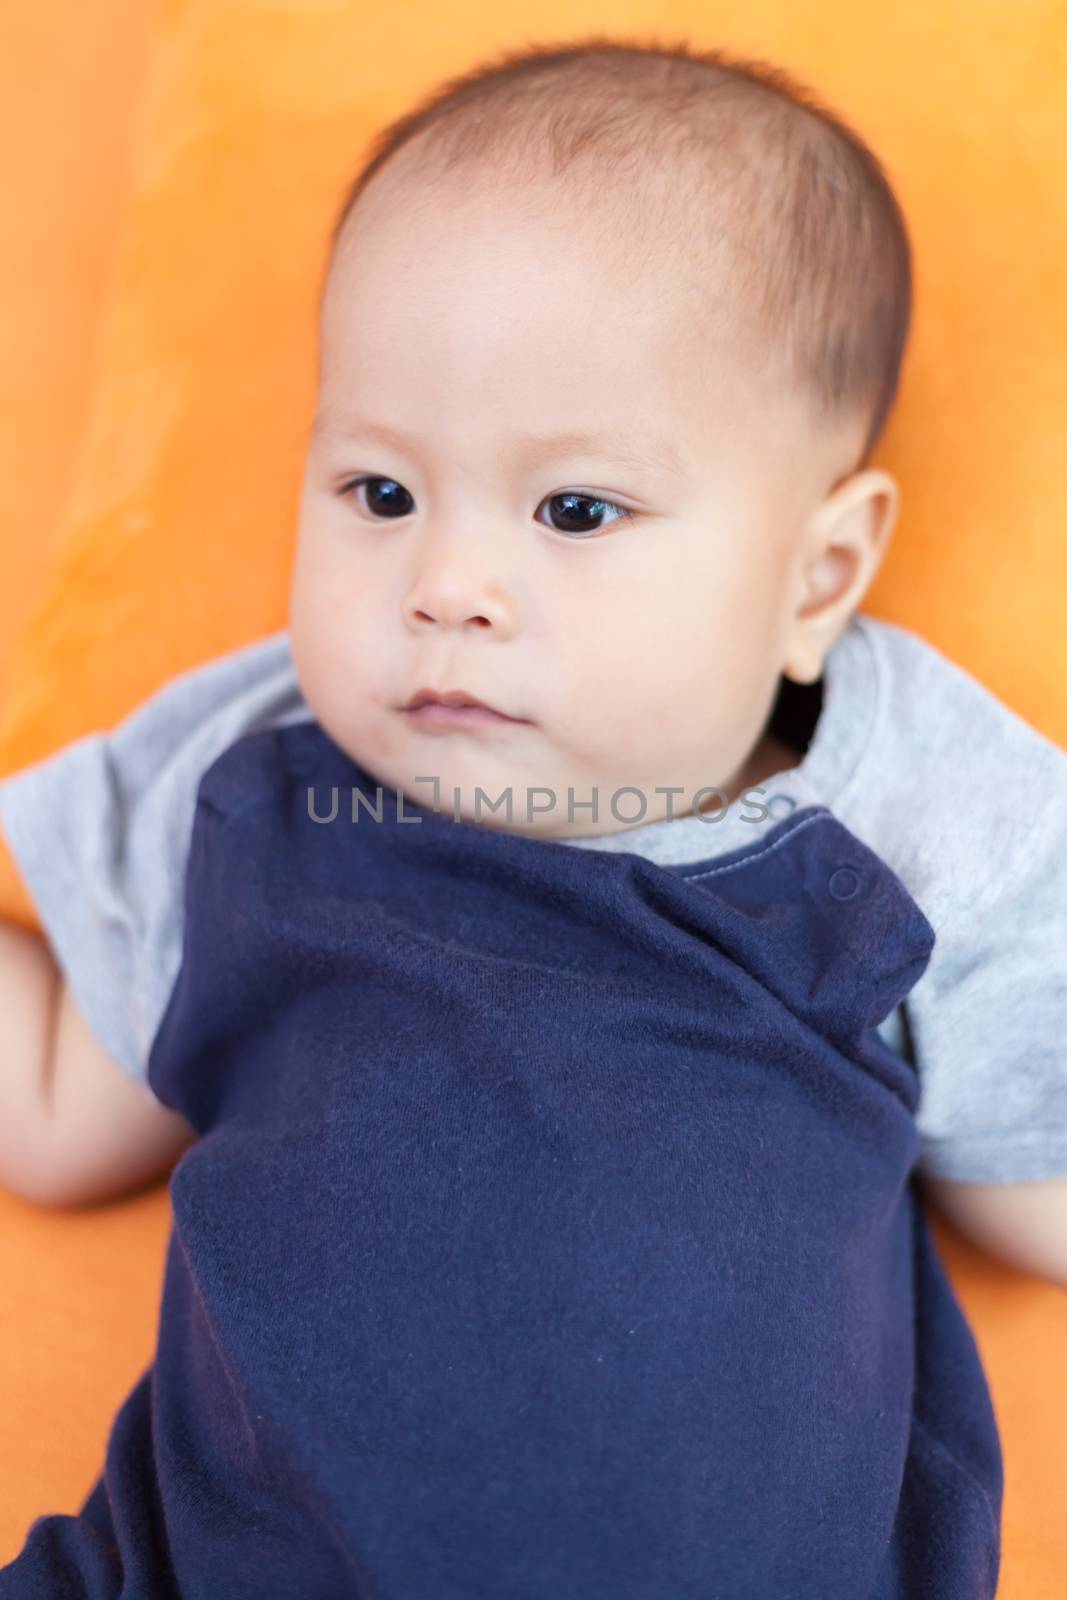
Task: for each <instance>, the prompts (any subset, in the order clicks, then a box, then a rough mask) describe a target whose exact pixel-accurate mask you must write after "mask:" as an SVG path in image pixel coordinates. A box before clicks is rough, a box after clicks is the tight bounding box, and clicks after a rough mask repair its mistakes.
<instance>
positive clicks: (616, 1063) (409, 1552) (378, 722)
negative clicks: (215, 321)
mask: <svg viewBox="0 0 1067 1600" xmlns="http://www.w3.org/2000/svg"><path fill="white" fill-rule="evenodd" d="M910 298H911V279H910V255H909V248H908V240H907V234H906V230H905V225H904V222H903V220H902V217H901V214H900V210H899V208H898V206H897V203H896V201H895V199H894V197H893V194H892V192H891V189H890V187H889V185H888V183H887V181H886V178H885V176H884V174H883V171H882V169H881V167H880V166H879V164H878V162H877V161H876V160H875V158H874V157H873V156H872V154H871V153H870V151H869V150H868V149H867V148H866V147H865V146H864V144H863V143H862V142H861V141H860V139H859V138H858V137H857V136H856V135H855V134H854V133H853V132H851V130H849V129H848V128H847V127H846V126H845V125H844V124H843V123H842V122H841V121H839V120H838V119H837V118H835V117H834V116H832V115H831V114H830V113H829V112H827V111H826V110H825V109H823V108H821V107H820V106H819V105H818V104H817V103H816V102H815V100H814V98H813V97H812V96H811V95H810V94H808V93H807V92H806V91H803V90H801V89H799V88H798V87H797V86H796V85H795V84H794V83H793V82H792V81H791V80H789V79H788V78H787V77H786V76H785V75H784V74H783V73H781V72H779V71H776V70H773V69H770V68H768V67H766V66H765V65H763V64H760V63H752V62H741V61H738V60H736V59H730V58H728V57H726V56H725V55H723V54H721V53H710V52H709V53H699V52H696V51H694V50H692V49H690V48H689V47H687V46H685V45H678V46H674V47H669V48H668V47H665V46H659V45H652V44H649V45H637V44H632V43H626V42H622V41H616V40H605V39H601V38H596V39H592V40H585V41H581V42H579V43H577V44H574V45H567V46H564V47H560V48H552V49H538V48H532V49H528V50H524V51H521V52H516V53H515V54H513V55H510V56H506V57H503V58H500V59H498V60H497V61H496V62H494V63H491V64H489V65H487V66H485V67H482V68H480V69H478V70H475V71H472V72H471V73H469V74H467V75H465V76H464V77H462V78H459V79H456V80H452V81H451V82H449V83H447V84H445V85H444V86H443V87H442V88H441V89H440V90H439V91H438V92H436V93H435V94H433V95H432V96H430V97H429V98H428V99H427V100H426V101H425V102H423V104H422V105H421V106H420V107H419V108H418V109H417V110H416V111H414V112H412V113H411V115H410V116H407V117H405V118H403V119H401V120H399V121H398V122H396V123H394V124H393V125H392V126H391V127H390V128H388V129H387V130H386V131H385V133H384V134H383V135H382V137H381V139H380V141H379V143H378V145H377V147H376V150H375V151H374V153H373V155H372V158H371V159H370V160H369V161H368V162H367V163H366V164H365V166H364V168H363V170H362V172H361V174H360V176H359V178H358V180H357V182H356V184H355V185H354V187H353V189H352V191H351V193H350V195H349V197H348V199H347V202H346V204H345V206H344V208H343V210H342V214H341V216H340V219H339V222H338V226H337V229H336V232H335V235H334V248H333V250H332V252H331V256H330V262H329V267H328V272H327V275H326V280H325V286H324V293H323V299H322V304H321V322H320V358H321V359H320V371H319V392H318V405H317V411H316V415H315V419H314V424H313V427H312V431H311V438H310V447H309V451H308V457H307V471H306V477H305V483H304V490H303V497H302V503H301V513H300V530H299V544H298V550H297V556H296V564H295V572H294V577H293V585H292V598H291V608H290V615H289V627H288V629H287V630H286V631H285V632H282V633H279V634H276V635H274V636H272V637H271V638H268V639H265V640H261V641H258V642H256V643H255V644H253V645H251V646H249V647H247V648H245V649H242V650H238V651H234V652H232V653H230V654H229V655H227V656H225V657H223V658H221V659H219V660H217V661H215V662H212V663H209V664H208V665H205V666H203V667H201V668H198V669H196V670H194V671H192V672H189V673H185V674H183V675H182V676H181V677H179V678H177V679H175V680H174V681H173V682H171V683H170V684H168V685H166V686H165V687H164V688H163V689H162V690H160V691H159V692H158V693H157V694H156V695H154V696H153V697H152V698H151V699H150V700H148V701H147V702H146V703H145V704H144V705H142V706H141V707H139V708H138V709H137V710H136V711H135V712H133V713H132V714H131V715H130V716H129V717H127V718H126V719H125V720H124V721H123V722H122V723H120V724H119V726H118V727H117V728H115V729H113V730H111V731H110V732H106V733H103V732H102V733H98V734H93V735H90V736H87V737H86V738H83V739H80V740H78V741H76V742H75V743H73V744H72V745H70V746H68V747H67V748H66V749H64V750H62V751H60V752H58V754H56V755H55V756H53V757H52V758H51V759H49V760H48V761H44V762H42V763H39V764H37V765H35V766H33V767H31V768H29V769H27V770H26V771H25V772H23V773H20V774H18V775H16V776H15V777H12V778H9V779H7V780H6V782H5V783H4V784H3V785H2V787H0V811H2V817H3V822H4V825H5V829H6V833H7V838H8V840H9V843H10V846H11V849H12V852H13V854H14V857H15V859H16V860H17V862H18V864H19V866H20V869H21V870H22V872H23V874H24V876H25V878H26V881H27V884H28V886H29V888H30V890H31V892H32V893H33V895H34V898H35V901H36V904H37V906H38V908H39V910H40V914H41V920H42V924H43V926H44V927H45V929H46V931H47V934H48V942H47V944H46V943H45V941H43V940H41V939H40V938H39V937H37V936H35V935H31V934H30V933H28V932H23V931H21V930H17V929H15V928H12V927H6V928H4V929H3V930H2V932H3V934H4V942H5V947H6V954H5V957H4V964H3V967H2V968H0V981H2V982H3V983H4V984H5V985H6V987H5V989H4V994H3V997H4V1001H5V1005H4V1014H5V1016H7V1018H8V1021H7V1024H6V1025H7V1029H8V1049H7V1057H8V1061H9V1071H8V1079H9V1081H8V1082H6V1083H5V1085H4V1090H3V1093H4V1095H5V1097H6V1098H5V1104H4V1110H5V1113H6V1115H5V1119H4V1124H3V1128H2V1130H0V1178H2V1179H3V1181H4V1182H5V1183H6V1184H7V1185H8V1186H9V1187H11V1188H12V1189H15V1190H17V1191H19V1192H21V1193H23V1194H24V1195H26V1196H28V1197H30V1198H33V1199H36V1200H38V1201H40V1202H42V1203H53V1204H73V1203H80V1202H84V1201H86V1200H92V1199H98V1198H101V1197H102V1196H104V1195H105V1194H114V1193H118V1192H120V1191H122V1190H125V1189H129V1188H132V1187H133V1186H135V1185H136V1184H138V1183H141V1182H144V1181H146V1180H148V1179H150V1178H153V1177H157V1176H159V1174H160V1173H161V1172H164V1171H167V1170H169V1169H170V1167H171V1166H172V1165H173V1163H174V1160H175V1157H176V1156H179V1155H180V1156H181V1159H180V1160H179V1161H178V1162H177V1165H176V1166H174V1170H173V1174H172V1177H171V1195H172V1200H173V1210H174V1227H173V1230H172V1234H171V1239H170V1246H169V1250H168V1256H167V1265H166V1276H165V1282H164V1286H163V1295H162V1305H161V1312H160V1321H159V1338H158V1345H157V1353H156V1359H155V1361H154V1362H153V1364H152V1366H151V1367H150V1368H149V1369H148V1370H147V1371H146V1372H145V1374H144V1375H143V1377H142V1379H141V1380H140V1382H139V1383H138V1385H137V1386H136V1388H135V1389H134V1390H133V1391H132V1393H131V1394H130V1396H129V1397H128V1399H127V1400H126V1402H125V1403H124V1405H123V1407H122V1410H121V1411H120V1413H119V1415H118V1417H117V1418H116V1421H115V1424H114V1427H113V1429H112V1433H111V1437H110V1439H109V1443H108V1450H107V1463H106V1468H105V1470H104V1471H103V1472H102V1473H101V1476H100V1478H99V1480H98V1482H97V1483H96V1485H95V1487H94V1488H93V1491H92V1493H91V1494H90V1496H89V1498H88V1499H87V1501H86V1503H85V1505H84V1506H83V1508H82V1510H81V1512H80V1513H79V1515H78V1516H77V1517H71V1516H62V1515H54V1516H45V1517H40V1518H38V1519H37V1521H36V1522H35V1523H34V1524H33V1526H32V1527H31V1529H30V1531H29V1533H28V1535H27V1538H26V1542H25V1545H24V1547H23V1550H22V1552H21V1553H20V1555H19V1556H18V1558H17V1559H16V1560H15V1561H14V1562H13V1563H11V1564H10V1565H9V1566H7V1567H6V1568H4V1569H3V1571H2V1572H0V1600H15V1597H22V1596H26V1597H29V1596H30V1595H33V1596H34V1597H35V1600H40V1597H42V1596H45V1595H48V1596H52V1595H55V1596H57V1597H59V1596H64V1597H67V1596H71V1597H73V1596H76V1595H77V1596H82V1595H84V1596H91V1597H92V1600H104V1597H105V1596H107V1597H111V1596H115V1597H117V1596H120V1595H121V1596H122V1597H123V1600H148V1597H149V1596H151V1597H153V1600H157V1597H163V1596H179V1595H180V1596H197V1597H199V1596H205V1597H208V1596H210V1597H212V1600H230V1597H238V1596H245V1595H255V1596H256V1597H257V1600H275V1597H276V1600H282V1597H285V1600H334V1597H340V1596H353V1597H355V1596H364V1595H366V1596H371V1595H373V1596H376V1597H381V1600H451V1597H457V1600H458V1597H464V1600H468V1597H473V1596H476V1595H477V1596H479V1597H482V1596H484V1597H489V1596H492V1597H493V1600H503V1597H505V1596H506V1597H515V1600H519V1597H520V1596H521V1597H523V1600H550V1597H551V1600H609V1597H610V1600H685V1597H690V1596H692V1597H694V1600H696V1597H700V1600H709V1597H710V1596H712V1595H714V1596H717V1597H722V1600H741V1597H745V1600H748V1597H753V1600H764V1597H766V1600H779V1597H785V1596H788V1597H789V1600H836V1597H839V1600H860V1597H864V1600H896V1597H900V1596H916V1597H918V1596H924V1597H925V1596H935V1595H936V1596H948V1595H950V1594H951V1595H957V1594H958V1595H961V1596H962V1595H967V1596H968V1597H971V1600H984V1597H992V1596H993V1595H994V1592H995V1588H996V1582H997V1575H998V1567H999V1553H1000V1542H999V1523H1000V1511H1001V1496H1002V1464H1001V1456H1000V1450H999V1442H998V1438H997V1431H996V1425H995V1419H994V1413H993V1408H992V1404H991V1400H990V1396H989V1392H988V1389H987V1386H986V1383H985V1378H984V1374H983V1371H982V1367H981V1364H980V1361H979V1357H978V1353H977V1350H976V1347H975V1345H974V1341H973V1339H972V1337H971V1334H970V1331H969V1329H968V1327H967V1325H966V1322H965V1321H964V1318H963V1316H962V1313H961V1311H960V1308H959V1306H958V1304H957V1302H956V1300H955V1298H954V1296H953V1294H952V1290H951V1288H950V1286H949V1283H948V1280H947V1278H946V1276H945V1274H944V1272H943V1271H942V1269H941V1266H940V1264H939V1262H938V1259H937V1256H936V1254H935V1252H934V1250H933V1247H932V1244H931V1241H930V1237H929V1234H928V1232H927V1228H926V1224H925V1221H924V1218H923V1213H922V1210H921V1208H920V1205H919V1203H918V1195H917V1191H916V1184H915V1182H914V1181H913V1180H914V1179H916V1178H921V1179H922V1180H923V1182H924V1184H925V1185H926V1187H927V1188H928V1190H929V1191H930V1192H931V1193H932V1194H933V1195H934V1196H935V1197H936V1199H937V1200H938V1201H939V1202H940V1203H942V1204H943V1205H944V1206H945V1208H946V1210H947V1211H948V1213H949V1214H950V1215H952V1216H953V1217H954V1218H955V1220H956V1221H957V1222H958V1223H959V1224H960V1226H961V1227H963V1228H964V1229H965V1230H966V1231H968V1232H969V1233H970V1234H972V1236H974V1237H975V1238H977V1239H978V1240H979V1242H980V1243H982V1244H985V1245H986V1246H988V1247H989V1248H990V1249H991V1250H993V1251H995V1252H996V1253H998V1254H999V1255H1000V1256H1002V1257H1004V1258H1006V1259H1009V1260H1013V1261H1015V1262H1016V1263H1017V1264H1018V1265H1020V1266H1022V1267H1023V1268H1025V1269H1028V1270H1032V1271H1036V1272H1039V1273H1043V1274H1044V1275H1046V1276H1047V1277H1049V1278H1051V1279H1053V1280H1054V1281H1058V1282H1067V1245H1065V1238H1064V1235H1065V1232H1067V1228H1065V1223H1067V1200H1065V1188H1067V1132H1065V1129H1067V1119H1065V1115H1064V1113H1065V1112H1067V1065H1065V1062H1064V1058H1063V1052H1062V1038H1063V1034H1064V1031H1065V1025H1067V984H1065V981H1064V965H1063V958H1062V951H1063V948H1064V945H1063V940H1064V936H1065V935H1067V918H1065V907H1067V893H1065V889H1067V882H1065V877H1067V866H1065V862H1067V848H1065V846H1067V756H1065V755H1064V752H1062V751H1061V750H1059V749H1058V748H1057V747H1056V746H1055V745H1054V744H1052V743H1051V742H1050V741H1048V740H1047V739H1045V738H1043V737H1042V736H1041V735H1040V734H1039V733H1038V732H1037V731H1036V730H1034V729H1033V728H1031V727H1030V726H1029V725H1028V724H1027V723H1025V722H1024V721H1023V720H1022V719H1021V718H1019V717H1018V716H1016V715H1015V714H1014V713H1012V712H1011V711H1010V710H1009V709H1008V708H1007V707H1005V706H1004V705H1002V704H1001V703H1000V702H999V701H997V700H996V699H995V698H994V696H992V695H991V694H990V693H989V692H988V691H987V690H986V689H985V688H983V687H982V686H981V685H980V684H979V683H978V682H976V681H975V680H974V679H973V678H971V677H969V676H968V675H967V674H966V673H965V672H963V671H962V670H961V669H960V668H959V667H957V666H955V665H954V664H953V663H951V662H950V661H948V660H947V659H946V658H945V657H943V656H942V655H940V654H939V653H938V652H937V651H936V650H935V649H934V648H933V647H932V646H930V645H928V644H926V643H925V642H924V641H922V640H921V639H920V638H918V637H917V636H916V635H915V634H913V633H910V632H909V631H908V630H906V629H903V628H900V627H897V626H895V625H892V624H889V623H884V622H877V621H875V620H874V619H872V618H870V617H866V616H864V615H863V614H862V613H861V611H860V609H859V607H860V604H861V601H862V599H863V596H864V595H865V593H866V591H867V589H868V587H869V586H870V584H871V582H872V580H873V578H874V576H875V574H876V572H877V570H878V568H879V565H880V563H881V561H882V559H883V557H884V555H885V552H886V547H887V543H888V540H889V538H890V534H891V532H892V529H893V526H894V523H895V520H896V517H897V512H898V507H899V498H900V497H899V490H898V487H897V484H896V482H895V481H894V479H893V478H892V477H891V476H890V475H889V474H887V473H886V472H884V471H882V470H879V469H876V468H872V467H870V466H869V465H868V463H869V461H870V459H871V455H872V452H873V449H874V447H875V444H876V442H877V440H878V439H879V437H880V436H881V433H882V430H883V428H884V425H885V422H886V419H887V417H888V415H889V412H890V409H891V406H892V402H893V398H894V395H895V392H896V388H897V383H898V377H899V371H900V365H901V360H902V356H903V352H904V348H905V343H906V338H907V331H908V323H909V309H910ZM585 547H587V548H585ZM239 581H240V573H239V572H236V571H235V573H234V582H235V583H237V582H239ZM52 1040H54V1043H49V1041H52ZM1042 1180H1046V1181H1042ZM1047 1180H1054V1181H1047ZM1019 1185H1021V1187H1020V1186H1019Z"/></svg>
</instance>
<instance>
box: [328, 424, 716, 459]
mask: <svg viewBox="0 0 1067 1600" xmlns="http://www.w3.org/2000/svg"><path fill="white" fill-rule="evenodd" d="M311 433H312V437H313V438H316V439H321V438H326V437H332V438H347V439H352V440H355V439H370V440H374V441H375V442H377V443H379V444H384V445H387V446H388V447H389V448H390V449H393V450H398V451H401V452H402V453H404V454H405V455H415V454H417V453H418V448H419V445H418V440H417V439H415V438H413V437H412V436H411V435H409V434H406V433H403V432H402V431H401V430H400V429H398V428H390V427H388V426H386V425H385V424H384V423H377V422H370V421H366V422H365V421H363V420H361V419H360V418H359V417H356V416H352V415H344V414H341V413H334V412H328V411H320V412H318V413H317V414H316V417H315V420H314V422H313V423H312V426H311ZM502 451H503V452H504V453H507V452H510V453H511V454H512V456H513V457H521V458H522V459H523V461H524V462H525V464H526V465H527V466H531V467H537V466H540V465H541V464H542V463H543V462H546V461H551V460H553V459H557V458H562V457H563V456H576V455H587V456H600V457H601V458H602V459H603V460H605V461H609V462H611V463H612V464H613V465H616V466H622V467H634V468H638V469H640V470H642V471H652V472H676V473H682V472H684V470H685V460H684V457H683V456H682V453H681V451H680V450H679V449H678V447H677V446H676V445H675V444H674V443H673V442H672V441H671V440H670V439H667V438H665V437H663V436H661V435H657V436H653V437H649V438H642V439H625V438H622V437H621V436H619V435H618V434H611V433H605V434H594V433H588V432H584V431H580V430H572V431H570V432H567V433H552V434H546V433H530V434H526V435H524V436H521V437H520V436H515V435H512V436H511V437H509V438H508V439H506V440H505V441H504V443H503V446H502Z"/></svg>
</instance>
